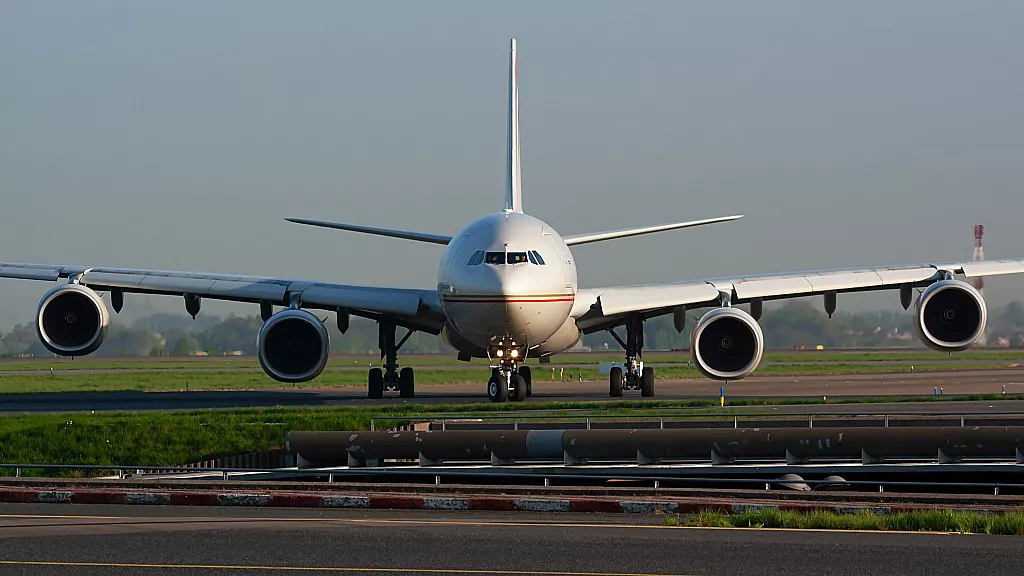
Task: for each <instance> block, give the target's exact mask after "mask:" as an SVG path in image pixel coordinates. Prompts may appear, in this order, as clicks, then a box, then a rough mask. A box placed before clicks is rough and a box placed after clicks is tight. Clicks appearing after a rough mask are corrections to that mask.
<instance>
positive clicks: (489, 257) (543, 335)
mask: <svg viewBox="0 0 1024 576" xmlns="http://www.w3.org/2000/svg"><path fill="white" fill-rule="evenodd" d="M508 82H509V83H508V124H507V129H508V132H507V146H506V181H505V207H504V209H503V210H501V211H500V212H496V213H493V214H489V215H485V216H483V217H481V218H479V219H477V220H475V221H473V222H471V223H470V224H468V225H467V226H466V227H465V228H463V229H462V230H460V231H459V232H458V233H457V234H455V235H453V236H448V235H442V234H432V233H426V232H417V231H408V230H393V229H388V228H379V227H373V226H363V225H356V224H345V223H336V222H325V221H320V220H309V219H300V218H286V220H288V221H289V222H294V223H299V224H305V225H311V226H318V227H323V228H331V229H338V230H347V231H352V232H360V233H367V234H374V235H378V236H387V237H393V238H400V239H405V240H411V241H417V242H427V243H432V244H439V245H442V246H445V249H444V253H443V254H442V256H441V259H440V266H439V270H438V281H437V285H436V287H433V288H430V289H415V288H397V287H375V286H356V285H348V284H336V283H330V282H319V281H308V280H301V279H300V280H296V279H285V278H270V277H257V276H239V275H231V274H215V273H204V272H184V271H179V272H175V271H162V270H139V269H128V268H102V267H92V266H65V265H50V264H19V263H2V262H0V278H19V279H28V280H44V281H51V282H58V285H57V286H56V287H54V288H53V289H51V290H50V291H48V292H47V293H46V294H45V295H44V296H43V297H42V299H41V300H40V302H39V305H38V308H37V311H36V319H35V321H36V331H37V334H38V336H39V339H40V341H41V342H42V343H43V345H44V346H45V347H46V348H47V349H48V350H50V351H51V352H53V353H54V354H57V355H62V356H85V355H88V354H91V353H93V352H95V351H96V350H97V349H98V348H99V347H100V345H101V344H102V343H103V340H104V337H105V335H106V333H107V327H108V326H109V324H110V314H109V312H108V310H107V307H106V305H105V302H104V301H103V300H102V298H101V296H100V293H106V292H109V294H110V305H111V307H112V308H113V309H114V311H115V312H117V313H119V312H120V311H121V309H122V307H123V305H124V294H125V293H141V294H162V295H174V296H178V297H183V298H184V301H185V310H186V311H187V312H188V313H189V314H190V315H191V316H192V317H193V318H195V316H196V315H197V314H198V313H199V311H200V308H201V306H202V300H203V299H212V300H226V301H235V302H247V303H253V304H258V305H259V307H260V314H261V317H262V319H263V321H264V322H263V324H262V326H261V327H260V330H259V333H258V335H257V355H258V359H259V363H260V365H261V367H262V368H263V370H264V371H265V372H266V374H267V375H269V376H270V377H271V378H273V379H275V380H277V381H280V382H285V383H293V382H307V381H310V380H313V379H314V378H316V377H317V376H319V375H320V373H321V372H322V371H323V370H324V368H325V366H326V365H327V362H328V352H329V350H330V337H329V335H328V331H327V328H326V326H325V324H324V323H325V322H326V318H325V319H323V320H322V319H321V318H319V317H318V316H316V315H314V314H313V312H310V310H318V311H329V312H333V313H335V315H336V322H337V325H338V328H339V330H340V331H341V332H342V333H344V332H345V331H346V330H347V329H348V326H349V322H350V318H351V317H352V316H357V317H362V318H368V319H371V320H374V321H376V322H377V325H378V334H379V338H378V347H379V349H380V351H381V359H382V360H383V367H382V368H381V367H375V368H371V369H370V371H369V374H368V378H367V390H368V396H369V397H370V398H381V397H383V396H384V392H385V391H396V390H397V391H398V393H399V395H400V396H401V397H404V398H412V397H414V396H415V375H414V372H413V369H412V368H410V367H403V368H401V369H399V364H398V352H399V350H400V349H401V348H402V345H403V344H405V342H406V341H407V340H408V338H409V336H411V335H412V334H413V333H414V332H417V331H419V332H425V333H429V334H433V335H441V337H442V338H443V339H444V341H445V342H446V343H447V344H448V345H449V346H451V347H452V348H454V349H455V351H457V353H458V359H459V360H461V361H467V362H468V361H471V360H472V359H473V358H486V359H487V360H488V362H489V365H490V367H491V375H490V378H489V380H488V382H487V397H488V399H489V400H491V401H492V402H505V401H513V402H521V401H523V400H525V399H526V397H528V396H530V395H532V389H533V382H532V376H531V372H530V368H529V366H527V365H526V360H527V359H528V358H539V359H540V361H541V362H544V361H545V360H550V357H551V356H552V355H554V354H558V353H561V352H564V351H566V350H568V349H570V348H572V347H573V346H575V345H576V344H577V343H578V342H579V341H580V339H581V338H582V337H583V335H585V334H591V333H595V332H599V331H608V332H609V333H611V334H612V335H613V336H614V338H615V340H616V341H618V343H619V344H620V345H621V346H622V348H623V349H624V350H625V361H624V362H623V363H622V365H621V366H618V365H616V366H614V367H612V368H611V370H610V373H609V377H608V378H609V382H608V385H609V389H608V391H609V395H610V396H612V397H621V396H622V395H623V391H624V390H632V391H635V390H639V391H640V395H641V397H653V396H654V383H655V380H654V369H653V368H652V367H650V366H647V367H645V366H644V365H643V347H644V337H643V326H644V322H645V321H646V320H649V319H651V318H655V317H660V316H665V315H669V314H671V315H672V316H673V320H674V326H675V329H676V330H678V331H680V332H682V331H683V330H684V328H685V323H686V311H687V309H695V308H712V309H711V310H710V311H709V312H707V313H705V314H704V315H703V316H702V317H701V318H700V319H699V320H698V321H697V323H696V324H695V325H694V326H693V329H692V331H691V335H690V351H691V356H692V361H693V363H694V364H695V365H696V367H697V368H698V370H699V371H700V372H701V373H702V374H704V375H705V376H706V377H708V378H711V379H714V380H738V379H741V378H744V377H746V376H749V375H750V374H751V373H753V372H754V371H755V370H756V368H757V367H758V365H759V364H760V361H761V356H762V353H763V351H764V335H763V333H762V331H761V328H760V326H759V324H758V320H759V318H760V316H761V312H762V310H763V304H764V302H765V301H771V300H779V299H785V298H795V297H806V296H822V297H823V300H824V307H825V310H826V312H827V313H828V315H829V316H830V317H831V316H832V314H833V312H835V310H836V297H837V294H839V293H847V292H862V291H874V290H898V291H899V294H900V301H901V303H902V305H903V308H904V309H905V310H906V309H909V307H910V306H911V305H912V304H913V306H914V311H913V314H914V327H915V331H916V333H917V336H918V338H919V339H920V340H921V341H922V342H923V343H924V344H925V345H927V346H928V347H930V348H933V349H936V350H942V351H958V350H965V349H967V348H968V347H970V346H971V345H973V344H974V343H976V342H977V341H978V339H979V338H980V337H981V336H982V334H983V333H984V330H985V324H986V320H987V308H986V304H985V300H984V298H983V297H982V296H981V294H980V293H979V292H978V290H976V289H975V288H974V287H973V286H972V285H971V284H969V283H967V282H965V281H963V280H960V279H957V278H956V277H955V276H954V275H962V276H964V277H966V278H973V277H980V276H991V275H999V274H1019V273H1024V259H1012V260H985V261H964V262H948V263H924V264H910V265H900V266H880V267H865V268H846V269H835V270H817V271H805V272H785V273H780V274H758V275H744V276H734V277H724V278H707V279H697V280H686V281H680V282H669V283H663V284H647V285H625V286H611V287H604V288H580V287H579V286H578V285H577V274H576V265H575V261H574V258H573V254H572V251H571V248H572V247H575V246H580V245H583V244H592V243H596V242H603V241H606V240H612V239H616V238H626V237H631V236H640V235H644V234H652V233H656V232H664V231H668V230H677V229H681V228H689V227H695V226H704V225H708V224H713V223H718V222H726V221H730V220H736V219H738V218H741V217H742V215H733V216H725V217H718V218H707V219H702V220H692V221H687V222H676V223H670V224H661V225H655V226H645V227H640V228H628V229H623V230H614V231H607V232H597V233H589V234H578V235H572V236H564V237H563V236H560V235H559V234H558V233H557V232H556V231H555V229H554V228H552V227H551V226H550V225H548V224H547V223H545V222H543V221H541V220H539V219H537V218H535V217H533V216H530V215H528V214H526V213H525V212H524V204H523V194H522V168H521V162H520V142H519V66H518V59H517V55H516V42H515V39H514V38H513V39H512V40H511V45H510V55H509V76H508ZM915 291H916V292H917V293H918V294H917V297H916V299H915V298H914V292H915ZM738 304H749V307H750V312H746V311H744V310H743V309H740V308H737V307H736V305H738ZM275 306H276V307H281V308H283V309H282V310H279V311H275V309H274V308H275ZM620 327H621V328H624V330H625V337H624V338H623V337H622V336H620V335H619V333H618V332H617V330H618V329H619V328H620ZM399 328H402V329H404V330H406V333H405V335H404V336H403V337H402V338H401V339H399V338H397V334H398V329H399Z"/></svg>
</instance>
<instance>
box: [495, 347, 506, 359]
mask: <svg viewBox="0 0 1024 576" xmlns="http://www.w3.org/2000/svg"><path fill="white" fill-rule="evenodd" d="M504 354H505V351H504V350H501V349H499V350H498V352H497V355H498V358H501V357H502V356H503V355H504Z"/></svg>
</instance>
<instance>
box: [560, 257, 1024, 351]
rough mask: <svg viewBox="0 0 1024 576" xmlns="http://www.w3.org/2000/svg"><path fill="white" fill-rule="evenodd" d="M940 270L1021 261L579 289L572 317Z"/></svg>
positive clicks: (1019, 263)
mask: <svg viewBox="0 0 1024 576" xmlns="http://www.w3.org/2000/svg"><path fill="white" fill-rule="evenodd" d="M943 271H947V272H949V273H951V274H960V275H963V276H964V277H967V278H973V277H977V276H994V275H1000V274H1022V273H1024V259H1017V260H980V261H972V262H946V263H935V264H911V265H904V266H877V267H865V268H847V269H841V270H813V271H806V272H788V273H782V274H758V275H750V276H736V277H726V278H709V279H702V280H691V281H686V282H669V283H665V284H648V285H637V286H613V287H608V288H589V289H580V290H579V292H578V293H577V295H576V302H575V304H574V306H573V311H572V316H573V317H574V318H576V324H577V326H578V327H579V328H580V330H581V331H583V332H584V333H585V334H589V333H592V332H597V331H600V330H605V329H607V328H612V327H615V326H617V325H620V324H621V323H622V322H623V321H624V319H625V318H626V317H627V316H629V315H633V314H640V315H641V316H642V317H643V318H645V319H646V318H654V317H657V316H661V315H664V314H669V313H671V312H673V311H674V310H676V309H677V308H678V307H680V306H686V307H689V308H700V307H706V306H718V305H719V304H720V301H721V300H720V298H721V294H722V293H724V294H725V295H727V296H728V297H729V299H730V302H731V303H732V304H742V303H747V302H752V301H754V300H758V299H760V300H761V301H765V300H781V299H786V298H798V297H801V296H812V295H817V294H826V293H830V292H834V293H842V292H865V291H876V290H889V289H900V288H904V289H909V288H914V287H920V286H926V285H928V284H931V283H932V282H934V281H936V280H940V279H942V277H943ZM903 305H904V307H907V306H909V302H908V301H906V300H904V302H903Z"/></svg>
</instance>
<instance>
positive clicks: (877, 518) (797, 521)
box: [665, 508, 1024, 535]
mask: <svg viewBox="0 0 1024 576" xmlns="http://www.w3.org/2000/svg"><path fill="white" fill-rule="evenodd" d="M683 522H684V524H683V525H686V526H700V527H735V528H795V529H824V530H895V531H901V532H956V533H959V534H1006V535H1024V511H1014V512H1008V513H1006V514H1001V515H996V514H979V513H975V512H962V511H957V510H925V511H914V512H897V513H893V514H876V513H873V512H870V511H867V510H863V511H860V512H857V513H855V514H838V513H836V512H831V511H826V510H814V511H810V512H794V511H788V510H779V509H777V508H766V509H762V510H756V511H751V512H740V513H737V514H727V513H724V512H721V511H717V510H713V509H708V510H701V511H700V512H698V513H696V514H693V515H691V516H689V517H687V518H685V520H684V521H683ZM680 524H681V520H680V518H679V517H676V516H666V517H665V525H666V526H679V525H680Z"/></svg>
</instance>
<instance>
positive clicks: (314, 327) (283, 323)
mask: <svg viewBox="0 0 1024 576" xmlns="http://www.w3.org/2000/svg"><path fill="white" fill-rule="evenodd" d="M330 349H331V337H330V335H329V334H328V333H327V327H326V326H324V323H323V322H321V321H320V319H319V318H317V317H316V316H314V315H312V314H310V313H309V312H306V311H305V310H284V311H281V312H278V313H277V314H274V315H273V316H271V317H270V319H269V320H267V321H266V322H264V323H263V326H261V327H260V331H259V334H257V335H256V356H257V357H258V358H259V360H260V366H262V367H263V371H264V372H266V373H267V375H268V376H270V377H271V378H273V379H274V380H277V381H278V382H308V381H310V380H312V379H313V378H316V377H317V376H319V375H320V373H321V372H323V371H324V367H326V366H327V356H328V354H329V352H330Z"/></svg>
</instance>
